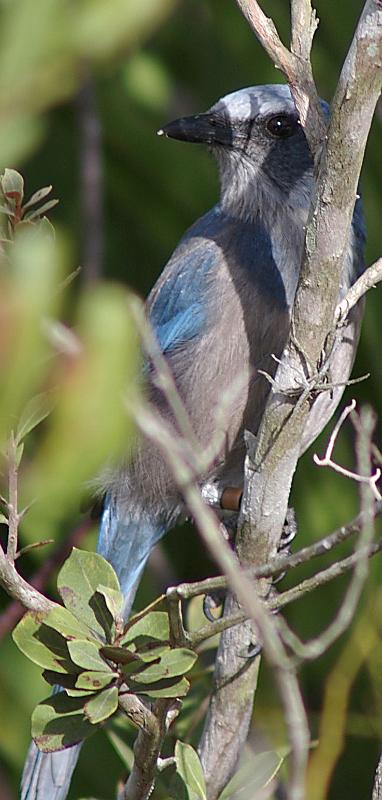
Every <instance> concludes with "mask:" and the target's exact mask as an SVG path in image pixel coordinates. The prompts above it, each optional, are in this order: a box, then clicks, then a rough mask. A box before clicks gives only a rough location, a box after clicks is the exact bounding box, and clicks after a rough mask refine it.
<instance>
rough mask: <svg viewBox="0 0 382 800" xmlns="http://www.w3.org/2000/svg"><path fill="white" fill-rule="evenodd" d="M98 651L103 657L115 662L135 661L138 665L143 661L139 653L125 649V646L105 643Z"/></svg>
mask: <svg viewBox="0 0 382 800" xmlns="http://www.w3.org/2000/svg"><path fill="white" fill-rule="evenodd" d="M100 653H101V655H103V656H104V658H108V659H109V660H110V661H114V663H115V664H132V663H135V662H136V663H137V664H138V665H139V664H142V662H143V659H142V658H140V656H139V655H136V654H135V653H132V652H131V650H127V648H126V647H113V646H112V645H110V646H109V645H106V646H105V647H100Z"/></svg>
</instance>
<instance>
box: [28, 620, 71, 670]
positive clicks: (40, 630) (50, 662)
mask: <svg viewBox="0 0 382 800" xmlns="http://www.w3.org/2000/svg"><path fill="white" fill-rule="evenodd" d="M44 623H45V616H44V615H42V614H35V613H33V612H32V611H28V613H27V614H25V616H24V617H23V618H22V620H20V622H19V624H18V625H17V626H16V628H15V629H14V631H13V633H12V637H13V641H14V642H15V644H16V645H17V647H18V648H19V650H21V652H22V653H24V655H26V656H27V658H30V660H31V661H33V662H34V663H35V664H38V666H39V667H44V668H45V669H48V670H53V671H54V672H79V669H78V667H76V665H75V664H73V662H72V661H71V659H70V655H69V650H68V645H67V642H66V640H65V639H64V637H63V636H62V635H61V634H60V633H58V631H56V630H54V629H53V628H50V627H49V626H48V625H45V624H44Z"/></svg>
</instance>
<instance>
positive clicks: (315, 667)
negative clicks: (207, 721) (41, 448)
mask: <svg viewBox="0 0 382 800" xmlns="http://www.w3.org/2000/svg"><path fill="white" fill-rule="evenodd" d="M362 6H363V3H362V2H361V0H353V2H352V3H349V2H348V0H337V2H336V3H328V2H326V1H325V0H317V2H316V8H317V12H318V16H319V18H320V26H319V29H318V33H317V34H316V40H315V46H314V52H313V63H314V72H315V76H316V82H317V85H318V87H319V91H320V93H321V95H322V96H323V97H324V98H326V99H327V100H330V98H331V96H332V94H333V91H334V89H335V86H336V80H337V77H338V74H339V70H340V68H341V64H342V61H343V58H344V56H345V54H346V51H347V48H348V46H349V43H350V41H351V37H352V33H353V30H354V27H355V24H356V20H357V17H358V15H359V13H360V10H361V8H362ZM263 7H264V10H265V11H266V12H267V13H268V14H269V15H272V16H273V18H274V20H275V22H276V24H277V26H278V28H279V31H280V33H281V35H282V37H283V38H284V40H285V41H288V31H289V19H288V17H289V4H288V3H286V2H285V0H272V2H270V0H267V1H266V0H264V3H263ZM281 80H282V76H281V75H280V73H279V72H277V71H276V70H275V68H274V66H273V65H272V63H271V62H270V60H269V59H268V57H267V56H266V55H265V54H264V53H263V51H262V49H261V47H260V45H259V44H258V43H257V41H256V39H255V38H254V36H253V34H252V33H251V31H250V30H249V28H248V26H247V24H246V22H245V20H244V19H243V18H242V16H241V14H240V12H239V10H238V8H237V6H236V4H235V2H234V0H179V1H178V2H176V0H128V1H126V0H107V2H104V0H98V1H97V0H76V3H72V2H70V0H60V2H59V1H58V0H37V2H36V0H16V1H15V2H14V3H9V2H7V0H1V2H0V163H1V166H2V168H3V167H5V166H8V167H14V168H16V169H18V170H20V171H21V172H22V173H23V175H24V177H25V181H26V186H27V189H28V192H27V193H29V194H31V193H32V192H33V191H34V190H35V189H37V188H39V187H40V186H44V185H46V184H53V187H54V196H55V197H58V198H59V199H60V204H59V205H58V206H57V208H55V209H54V211H53V212H52V213H51V215H50V216H51V219H52V221H53V223H54V225H55V226H56V227H57V228H58V230H59V231H60V233H61V236H62V238H63V240H64V242H65V250H66V254H67V255H66V257H67V259H68V261H69V262H70V265H71V269H75V268H76V267H77V266H78V265H81V266H82V270H81V273H80V274H79V276H78V277H77V278H76V280H75V281H74V282H73V283H72V285H71V287H70V290H69V293H68V297H67V300H66V305H65V306H64V309H63V311H62V315H63V318H64V319H65V320H66V321H68V322H69V323H71V322H72V318H73V313H74V312H73V308H75V307H76V303H77V296H78V294H80V293H81V292H83V291H84V287H86V285H88V284H90V283H92V282H94V281H95V280H97V279H98V278H101V277H102V278H106V279H107V280H110V281H118V282H122V283H123V284H126V285H128V286H129V287H131V288H133V289H134V290H135V291H137V292H138V293H139V294H140V295H142V296H144V295H146V294H147V292H148V291H149V289H150V287H151V286H152V285H153V283H154V281H155V279H156V278H157V276H158V275H159V273H160V271H161V269H162V267H163V265H164V264H165V262H166V260H167V259H168V257H169V256H170V254H171V252H172V250H173V248H174V247H175V245H176V243H177V241H178V240H179V238H180V237H181V235H182V233H183V232H184V231H185V229H186V228H187V227H188V226H189V225H190V224H191V223H192V222H193V221H194V220H195V219H196V218H197V217H198V216H199V215H201V214H202V213H203V212H204V211H205V210H206V209H208V208H209V207H210V206H211V205H213V204H214V202H215V201H216V198H217V194H218V182H217V173H216V169H215V165H214V163H213V161H212V159H211V158H210V156H209V155H208V153H207V152H206V151H205V150H204V148H201V147H199V146H196V145H188V144H182V143H177V142H174V141H169V140H165V139H163V138H160V137H157V136H156V131H157V130H158V128H160V127H161V125H162V124H164V123H165V122H166V121H169V120H170V119H172V118H175V117H177V116H180V115H183V114H188V113H194V112H198V111H203V110H206V109H207V108H208V107H209V106H210V105H211V104H212V103H213V102H214V101H215V100H216V99H217V98H218V97H220V96H222V95H224V94H226V93H228V92H230V91H233V90H235V89H237V88H240V87H243V86H247V85H250V84H254V83H273V82H279V81H281ZM381 125H382V106H381V107H380V109H379V111H378V113H377V115H376V119H375V122H374V124H373V129H372V131H371V135H370V141H369V145H368V149H367V154H366V160H365V165H364V169H363V175H362V193H363V198H364V210H365V216H366V222H367V230H368V241H367V251H366V256H367V262H368V263H371V262H372V261H373V260H375V258H376V257H378V256H379V255H380V253H381V208H382V188H381V185H382V163H381V155H380V154H381ZM381 301H382V287H380V288H377V289H374V290H373V291H371V292H370V293H369V295H368V301H367V311H366V317H365V323H364V326H363V332H362V339H361V343H360V347H359V352H358V356H357V361H356V364H355V367H354V375H355V376H359V375H363V374H365V373H370V377H369V378H368V379H367V380H365V381H364V382H362V383H360V384H357V385H356V386H354V387H349V388H348V389H347V391H346V395H345V397H347V398H348V399H350V397H353V396H354V397H356V398H357V401H358V402H359V403H360V404H362V403H366V402H367V403H370V404H371V405H372V406H373V407H374V408H375V411H376V414H377V416H378V417H379V418H380V416H381V413H382V368H381V355H380V327H381V312H380V305H381ZM326 438H327V432H326V434H323V435H322V437H321V438H320V440H319V441H318V442H316V443H315V445H314V448H313V449H312V450H311V451H310V452H309V453H307V454H306V455H305V456H304V458H303V459H302V460H301V462H300V465H299V468H298V472H297V475H296V480H295V483H294V488H293V504H294V506H295V509H296V513H297V517H298V522H299V531H300V532H299V541H298V545H302V544H305V543H307V542H311V541H314V540H315V539H316V538H317V537H319V536H322V535H324V534H325V533H326V532H329V531H331V530H332V529H334V528H335V527H336V526H338V525H340V524H342V523H344V522H346V521H347V520H349V519H350V518H351V517H352V516H353V515H354V514H355V513H356V512H357V508H358V496H357V489H356V487H355V486H354V485H352V484H351V483H349V481H346V480H345V479H343V478H341V477H339V476H337V475H335V474H333V473H329V472H328V471H326V470H320V469H319V468H317V467H315V466H314V465H313V462H312V453H313V452H314V451H317V452H322V449H323V447H324V444H325V440H326ZM378 440H379V422H377V426H376V441H377V443H378ZM353 445H354V441H353V434H352V430H351V426H350V425H348V426H347V427H346V429H345V430H344V431H343V433H342V435H341V438H340V441H339V443H338V448H337V454H338V459H339V460H340V461H341V462H342V463H346V464H347V465H349V466H352V465H353V463H354V449H353ZM81 457H82V453H81V452H78V453H77V454H76V456H75V458H78V462H80V460H81ZM79 474H81V473H80V471H79ZM85 519H86V517H85V516H81V514H80V511H79V510H78V511H76V510H73V509H71V510H70V513H67V514H62V518H61V519H60V522H59V524H57V525H56V526H55V535H56V537H57V538H58V539H62V540H64V539H65V538H67V537H68V535H69V534H72V532H73V531H76V530H77V533H78V526H80V527H81V525H82V524H83V521H84V520H85ZM95 529H96V526H95V525H94V524H93V525H92V526H91V527H90V528H89V529H88V530H87V533H86V535H85V536H83V537H82V538H81V533H80V535H79V536H77V534H76V536H77V539H76V541H77V540H78V541H81V546H84V547H89V548H92V547H94V545H95V536H96V533H95ZM25 535H26V538H27V540H28V537H29V536H32V533H31V532H30V531H28V530H27V531H26V534H25ZM46 535H49V531H44V532H43V533H41V532H39V533H38V534H36V537H37V536H39V537H40V538H41V537H42V536H43V537H45V536H46ZM52 552H54V546H51V548H50V549H48V548H47V549H46V550H44V553H42V551H36V553H34V554H33V553H32V554H30V555H29V556H28V557H27V558H25V559H24V561H23V564H22V569H23V570H24V572H25V573H26V574H33V573H34V572H35V571H36V570H38V569H40V568H41V564H42V562H43V561H44V559H46V558H47V556H49V555H50V554H51V553H52ZM342 552H344V551H342ZM322 563H325V562H324V561H323V562H322ZM214 571H215V568H214V566H213V564H211V562H210V561H209V559H208V557H207V556H206V554H205V552H204V550H203V546H202V544H201V543H200V542H199V540H198V536H197V534H196V533H195V531H194V530H193V529H192V526H191V525H185V526H183V527H182V528H181V529H180V528H179V529H177V530H175V531H173V532H171V533H170V534H169V536H168V537H167V539H166V541H165V542H164V544H163V545H162V546H161V548H160V549H159V550H158V551H157V552H156V553H155V554H154V557H153V558H152V560H151V562H150V565H149V568H148V570H147V572H146V575H145V578H144V580H143V582H142V586H141V589H140V591H139V595H138V599H137V603H144V602H148V601H149V600H150V599H151V598H152V597H153V596H155V595H156V594H157V593H159V591H160V590H161V589H162V588H163V586H165V585H166V584H168V583H169V582H170V581H171V582H174V581H183V580H192V579H196V578H199V577H203V576H206V575H210V574H212V573H213V572H214ZM308 572H309V570H308V569H307V570H306V571H305V572H304V570H300V573H299V575H301V577H302V576H303V575H304V574H308ZM380 575H381V567H380V566H379V564H378V562H377V559H375V560H374V562H373V564H372V565H371V571H370V578H369V582H368V587H367V589H366V590H365V593H364V598H363V601H362V604H361V608H360V610H359V612H358V615H357V624H354V626H353V627H352V628H351V629H350V630H349V632H348V634H347V635H346V636H344V637H342V639H341V640H340V641H339V642H338V643H337V645H336V646H335V647H333V648H332V649H331V650H330V652H328V653H327V654H325V656H323V657H322V658H320V659H319V660H318V661H316V662H313V663H308V664H306V665H305V666H304V667H303V668H302V669H301V679H302V685H303V692H304V697H305V702H306V707H307V710H308V713H309V718H310V723H311V729H312V739H313V740H315V739H317V737H318V732H319V724H320V715H321V712H322V709H323V707H326V709H327V710H329V711H330V709H331V710H332V711H333V710H334V712H335V713H334V714H332V715H331V714H330V713H329V714H326V716H325V720H326V721H325V728H324V732H325V736H326V737H327V742H328V753H327V754H326V755H324V756H323V758H324V761H323V762H322V763H323V764H324V763H325V764H326V766H328V764H330V768H329V773H330V772H331V771H332V777H331V781H330V789H329V790H328V792H327V793H326V794H322V795H319V796H322V797H324V796H325V797H326V796H327V797H330V798H336V800H341V799H342V798H349V797H352V798H367V797H370V796H371V786H372V779H373V770H374V766H375V763H376V759H377V755H378V753H379V749H380V740H381V734H382V670H381V667H382V645H381V643H380V641H379V635H380V634H379V630H380V617H381V614H380V609H381V606H382V596H381V589H380ZM346 582H347V579H343V580H339V581H336V582H335V583H333V584H332V585H329V586H327V587H326V588H325V589H323V590H321V591H319V592H316V593H314V594H312V595H311V596H310V597H308V598H306V599H304V600H303V602H301V603H299V604H296V605H295V606H294V607H293V608H292V607H291V608H290V609H289V610H288V612H287V615H288V620H289V621H290V623H291V624H292V625H293V626H295V628H296V630H297V631H298V633H299V634H300V635H301V636H303V637H310V636H312V635H314V634H317V632H318V631H319V630H320V629H321V628H322V626H324V625H325V624H327V622H328V621H329V620H330V619H331V617H332V615H333V614H334V613H335V610H336V608H337V606H338V604H339V602H340V600H341V597H342V596H343V592H344V589H345V587H346ZM287 585H288V581H285V582H284V584H283V585H282V586H287ZM47 591H49V592H51V593H52V594H54V569H53V572H52V574H51V576H50V579H49V580H48V583H47ZM8 602H9V601H8V600H7V598H6V597H5V596H3V595H2V596H1V603H2V609H3V610H5V609H6V607H7V606H8ZM7 613H8V617H7V616H5V625H4V626H3V627H4V629H6V628H7V620H9V618H10V617H9V613H10V612H9V609H8V612H7ZM3 619H4V618H3ZM370 636H374V639H373V642H374V645H373V646H372V647H370V646H365V642H368V641H369V640H370ZM0 653H1V656H0V720H1V724H0V800H10V798H14V797H16V796H17V785H18V780H19V775H20V770H21V767H22V763H23V759H24V755H25V751H26V748H27V745H28V741H29V720H30V713H31V710H32V708H33V706H34V705H35V703H36V702H37V701H38V700H39V699H41V698H42V697H43V696H45V695H46V694H48V692H47V688H46V684H45V683H44V682H43V681H42V679H41V677H40V675H39V670H38V669H37V668H34V667H33V665H31V664H30V663H29V662H27V661H26V660H25V659H24V658H23V656H22V655H21V654H20V653H19V652H18V651H17V650H16V648H15V646H14V645H13V643H12V640H11V638H10V634H9V632H5V633H4V635H3V637H2V640H1V642H0ZM208 681H209V678H208V677H207V678H206V679H205V682H204V684H203V690H200V691H201V692H202V693H203V692H204V695H206V694H207V693H208V686H209V683H208ZM198 691H199V690H198ZM197 697H198V696H197ZM198 702H199V701H198ZM325 703H326V706H325ZM198 726H199V727H198ZM198 730H200V721H199V722H196V723H195V725H194V729H193V732H192V734H190V741H192V742H193V743H195V742H197V733H198ZM253 731H254V734H253V735H254V736H256V738H257V740H258V741H260V742H262V743H263V746H264V749H271V748H277V747H282V746H283V744H285V739H284V735H285V734H284V730H283V725H282V721H281V717H280V709H279V703H278V699H277V695H276V693H275V691H274V686H273V683H272V677H271V675H269V673H268V671H267V668H266V666H265V667H262V673H261V684H260V690H259V693H258V699H257V702H256V713H255V714H254V719H253ZM184 737H185V738H186V737H187V732H186V734H184ZM336 753H337V754H338V759H336V758H335V757H334V754H336ZM126 758H127V760H128V757H126ZM123 770H124V766H123V763H122V762H121V760H120V758H119V756H118V755H117V753H116V751H115V749H113V747H112V744H111V742H110V741H109V740H108V739H107V737H106V735H105V734H103V733H102V734H99V735H97V736H96V737H94V738H93V740H91V741H90V742H89V744H87V745H86V747H85V748H84V751H83V754H82V758H81V763H80V766H79V768H78V771H77V773H76V778H75V781H74V783H73V787H72V790H71V794H70V798H71V799H72V800H74V798H80V797H85V796H86V797H90V796H94V797H97V798H102V799H103V800H107V798H110V797H112V796H113V791H114V786H115V783H116V781H117V779H118V777H119V776H120V775H121V773H123ZM322 791H323V790H322ZM166 796H167V795H166V789H165V788H164V784H162V787H160V786H159V788H158V789H157V790H156V792H155V793H154V795H153V797H156V798H160V797H166ZM312 796H313V795H312ZM47 800H48V799H47Z"/></svg>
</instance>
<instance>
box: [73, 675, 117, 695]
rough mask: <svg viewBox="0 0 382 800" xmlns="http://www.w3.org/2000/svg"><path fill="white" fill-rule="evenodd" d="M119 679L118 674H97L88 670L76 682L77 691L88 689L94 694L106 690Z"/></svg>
mask: <svg viewBox="0 0 382 800" xmlns="http://www.w3.org/2000/svg"><path fill="white" fill-rule="evenodd" d="M115 678H118V673H117V672H111V670H109V671H108V672H96V671H92V670H88V671H85V672H81V674H80V675H79V676H78V678H77V680H76V685H75V688H76V689H87V690H88V691H92V692H99V691H100V689H105V688H106V686H109V685H110V683H111V682H112V681H113V680H115Z"/></svg>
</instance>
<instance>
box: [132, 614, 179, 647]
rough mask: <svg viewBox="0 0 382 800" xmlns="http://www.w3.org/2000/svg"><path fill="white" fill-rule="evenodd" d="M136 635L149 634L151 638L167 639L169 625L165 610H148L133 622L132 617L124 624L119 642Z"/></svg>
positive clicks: (133, 637) (168, 636)
mask: <svg viewBox="0 0 382 800" xmlns="http://www.w3.org/2000/svg"><path fill="white" fill-rule="evenodd" d="M138 636H149V637H151V638H152V639H159V640H161V641H168V639H169V638H170V627H169V621H168V614H167V613H166V611H150V613H149V614H146V615H145V616H144V617H141V619H139V620H138V622H134V619H132V620H131V621H130V622H129V623H128V624H127V626H126V628H125V632H124V635H123V637H122V639H121V644H122V645H123V644H127V642H131V641H132V640H133V639H135V638H136V637H138Z"/></svg>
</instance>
